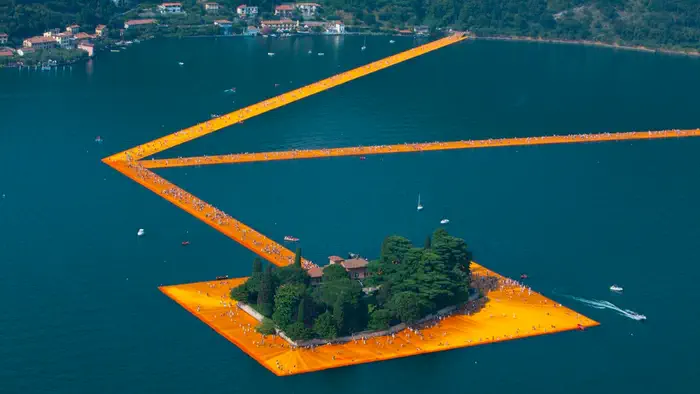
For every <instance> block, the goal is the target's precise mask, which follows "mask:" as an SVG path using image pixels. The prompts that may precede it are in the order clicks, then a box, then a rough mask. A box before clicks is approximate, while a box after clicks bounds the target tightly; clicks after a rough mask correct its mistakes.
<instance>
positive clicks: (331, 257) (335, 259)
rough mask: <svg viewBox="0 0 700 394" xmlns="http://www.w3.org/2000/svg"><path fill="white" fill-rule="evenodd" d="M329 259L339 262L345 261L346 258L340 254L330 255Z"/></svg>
mask: <svg viewBox="0 0 700 394" xmlns="http://www.w3.org/2000/svg"><path fill="white" fill-rule="evenodd" d="M328 260H329V261H334V262H338V261H343V260H345V259H344V258H342V257H339V256H328Z"/></svg>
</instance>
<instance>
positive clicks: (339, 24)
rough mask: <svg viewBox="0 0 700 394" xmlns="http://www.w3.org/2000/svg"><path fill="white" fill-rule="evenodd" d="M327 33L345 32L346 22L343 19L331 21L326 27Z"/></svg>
mask: <svg viewBox="0 0 700 394" xmlns="http://www.w3.org/2000/svg"><path fill="white" fill-rule="evenodd" d="M326 33H327V34H345V23H343V21H331V22H329V23H328V25H327V27H326Z"/></svg>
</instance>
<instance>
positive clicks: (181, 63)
mask: <svg viewBox="0 0 700 394" xmlns="http://www.w3.org/2000/svg"><path fill="white" fill-rule="evenodd" d="M177 64H179V65H181V66H184V65H185V63H183V62H177Z"/></svg>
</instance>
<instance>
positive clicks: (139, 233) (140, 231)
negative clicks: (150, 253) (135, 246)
mask: <svg viewBox="0 0 700 394" xmlns="http://www.w3.org/2000/svg"><path fill="white" fill-rule="evenodd" d="M145 234H146V231H144V229H142V228H140V229H139V232H137V233H136V235H138V236H139V237H143V236H144V235H145Z"/></svg>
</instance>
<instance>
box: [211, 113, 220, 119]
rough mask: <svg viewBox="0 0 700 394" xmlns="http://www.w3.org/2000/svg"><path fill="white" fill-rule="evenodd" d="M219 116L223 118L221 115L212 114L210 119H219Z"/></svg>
mask: <svg viewBox="0 0 700 394" xmlns="http://www.w3.org/2000/svg"><path fill="white" fill-rule="evenodd" d="M219 116H221V115H219V114H210V115H209V117H210V118H212V119H214V118H218V117H219Z"/></svg>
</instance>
